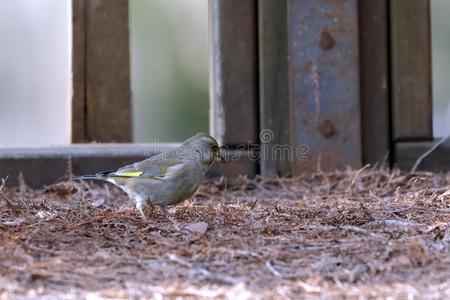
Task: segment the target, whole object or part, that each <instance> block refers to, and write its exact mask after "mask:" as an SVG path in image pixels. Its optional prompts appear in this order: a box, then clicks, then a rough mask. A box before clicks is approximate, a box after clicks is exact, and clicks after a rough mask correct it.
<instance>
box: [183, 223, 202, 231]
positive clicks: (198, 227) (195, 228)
mask: <svg viewBox="0 0 450 300" xmlns="http://www.w3.org/2000/svg"><path fill="white" fill-rule="evenodd" d="M183 229H186V230H189V231H190V232H197V233H202V234H203V233H205V232H206V230H207V229H208V223H206V222H198V223H190V224H186V225H184V226H183Z"/></svg>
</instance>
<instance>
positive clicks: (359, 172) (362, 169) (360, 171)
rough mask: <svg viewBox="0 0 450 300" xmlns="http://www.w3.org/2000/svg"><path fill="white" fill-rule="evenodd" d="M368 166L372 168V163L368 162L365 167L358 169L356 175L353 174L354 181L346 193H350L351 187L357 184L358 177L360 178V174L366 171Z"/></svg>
mask: <svg viewBox="0 0 450 300" xmlns="http://www.w3.org/2000/svg"><path fill="white" fill-rule="evenodd" d="M367 168H370V165H369V164H367V165H365V166H364V167H362V168H361V169H359V170H358V171H356V174H355V176H353V179H352V182H351V183H350V185H349V186H348V187H347V190H346V191H345V193H346V194H348V192H349V191H350V189H351V188H352V187H353V186H354V185H355V182H356V179H358V177H359V175H360V174H361V173H362V172H364V170H366V169H367Z"/></svg>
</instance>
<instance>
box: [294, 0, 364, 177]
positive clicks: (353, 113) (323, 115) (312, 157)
mask: <svg viewBox="0 0 450 300" xmlns="http://www.w3.org/2000/svg"><path fill="white" fill-rule="evenodd" d="M357 2H358V1H356V0H341V1H317V0H289V1H288V45H289V46H288V53H289V97H290V109H291V114H290V118H291V130H292V145H293V147H294V149H296V150H297V149H300V150H301V149H303V150H304V148H305V147H307V149H308V151H307V157H306V158H304V159H301V156H299V155H298V153H297V155H296V158H297V159H296V160H295V161H294V163H293V174H294V175H296V174H300V173H303V172H311V171H315V170H317V168H318V165H319V162H320V167H321V168H322V169H323V170H333V169H337V168H340V169H342V168H345V167H346V166H351V167H358V166H360V165H361V121H360V100H359V61H358V52H359V45H358V6H357ZM303 150H302V151H301V153H303Z"/></svg>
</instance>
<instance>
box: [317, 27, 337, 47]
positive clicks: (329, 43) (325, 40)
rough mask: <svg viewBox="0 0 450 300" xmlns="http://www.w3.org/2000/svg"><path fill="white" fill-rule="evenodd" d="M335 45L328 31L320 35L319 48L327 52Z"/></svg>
mask: <svg viewBox="0 0 450 300" xmlns="http://www.w3.org/2000/svg"><path fill="white" fill-rule="evenodd" d="M335 43H336V41H335V39H334V37H333V36H332V35H331V33H329V32H328V30H323V31H322V32H321V33H320V41H319V44H320V48H322V49H324V50H329V49H331V48H333V46H334V44H335Z"/></svg>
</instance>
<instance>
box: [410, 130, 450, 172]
mask: <svg viewBox="0 0 450 300" xmlns="http://www.w3.org/2000/svg"><path fill="white" fill-rule="evenodd" d="M449 137H450V135H447V136H446V137H444V138H442V139H441V140H440V141H439V142H437V143H436V144H434V145H433V147H431V148H430V149H429V150H428V151H427V152H425V153H424V154H422V155H421V156H419V158H418V159H417V160H416V163H415V164H414V166H413V167H412V168H411V173H414V172H416V170H417V168H418V167H419V165H420V164H421V163H422V161H423V160H424V159H425V158H427V156H428V155H430V154H431V153H432V152H433V151H434V150H436V149H437V147H439V146H440V145H442V143H443V142H445V141H446V140H447V139H448V138H449Z"/></svg>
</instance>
